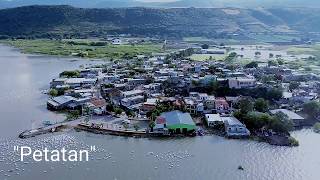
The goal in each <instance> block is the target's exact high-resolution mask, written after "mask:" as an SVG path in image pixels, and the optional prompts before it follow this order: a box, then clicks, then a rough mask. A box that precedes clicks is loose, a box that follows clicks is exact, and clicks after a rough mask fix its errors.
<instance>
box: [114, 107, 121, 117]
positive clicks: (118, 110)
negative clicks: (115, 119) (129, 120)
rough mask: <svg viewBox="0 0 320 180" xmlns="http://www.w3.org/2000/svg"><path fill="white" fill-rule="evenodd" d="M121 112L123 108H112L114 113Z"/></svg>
mask: <svg viewBox="0 0 320 180" xmlns="http://www.w3.org/2000/svg"><path fill="white" fill-rule="evenodd" d="M122 112H123V110H122V109H120V108H115V109H114V113H116V114H117V115H119V114H121V113H122Z"/></svg>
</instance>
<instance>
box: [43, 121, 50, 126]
mask: <svg viewBox="0 0 320 180" xmlns="http://www.w3.org/2000/svg"><path fill="white" fill-rule="evenodd" d="M42 124H43V125H44V126H51V125H52V123H51V121H43V122H42Z"/></svg>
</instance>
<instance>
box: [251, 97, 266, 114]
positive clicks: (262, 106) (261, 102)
mask: <svg viewBox="0 0 320 180" xmlns="http://www.w3.org/2000/svg"><path fill="white" fill-rule="evenodd" d="M268 108H269V103H268V101H266V100H265V99H263V98H258V99H257V100H256V101H255V102H254V109H255V110H256V111H259V112H267V111H268Z"/></svg>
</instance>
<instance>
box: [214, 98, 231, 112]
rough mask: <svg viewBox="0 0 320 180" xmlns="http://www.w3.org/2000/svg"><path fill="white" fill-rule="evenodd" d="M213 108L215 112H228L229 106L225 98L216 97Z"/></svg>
mask: <svg viewBox="0 0 320 180" xmlns="http://www.w3.org/2000/svg"><path fill="white" fill-rule="evenodd" d="M215 110H216V112H217V113H228V112H229V111H230V106H229V104H228V102H227V100H226V99H225V98H221V97H217V98H216V100H215Z"/></svg>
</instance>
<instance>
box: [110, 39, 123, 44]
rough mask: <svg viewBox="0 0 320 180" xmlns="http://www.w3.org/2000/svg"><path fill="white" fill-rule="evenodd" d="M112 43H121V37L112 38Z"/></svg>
mask: <svg viewBox="0 0 320 180" xmlns="http://www.w3.org/2000/svg"><path fill="white" fill-rule="evenodd" d="M112 44H113V45H121V44H122V40H121V39H118V38H116V39H113V40H112Z"/></svg>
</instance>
